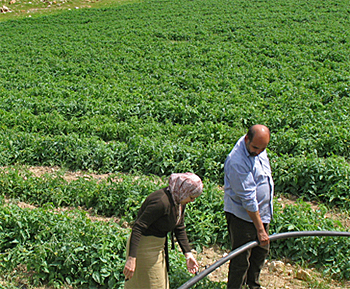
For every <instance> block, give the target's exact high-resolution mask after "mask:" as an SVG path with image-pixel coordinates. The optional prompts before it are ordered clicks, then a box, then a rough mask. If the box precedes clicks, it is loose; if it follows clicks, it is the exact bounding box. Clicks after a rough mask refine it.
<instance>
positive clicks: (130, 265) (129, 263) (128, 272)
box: [123, 256, 136, 280]
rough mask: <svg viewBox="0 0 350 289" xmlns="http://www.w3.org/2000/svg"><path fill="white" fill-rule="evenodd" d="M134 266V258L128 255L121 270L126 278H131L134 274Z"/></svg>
mask: <svg viewBox="0 0 350 289" xmlns="http://www.w3.org/2000/svg"><path fill="white" fill-rule="evenodd" d="M135 268H136V258H135V257H130V256H129V257H128V259H127V260H126V263H125V266H124V270H123V273H124V275H125V279H126V280H129V279H131V278H132V276H134V272H135Z"/></svg>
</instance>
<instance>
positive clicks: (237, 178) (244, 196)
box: [229, 164, 259, 212]
mask: <svg viewBox="0 0 350 289" xmlns="http://www.w3.org/2000/svg"><path fill="white" fill-rule="evenodd" d="M229 183H230V186H231V188H232V190H233V191H234V192H235V194H236V196H237V197H238V198H239V200H240V201H241V203H242V206H243V208H244V209H246V210H247V211H250V212H257V211H258V210H259V207H258V201H257V198H256V183H255V181H254V176H253V173H252V172H251V170H249V168H247V167H245V166H243V165H240V164H231V165H230V169H229Z"/></svg>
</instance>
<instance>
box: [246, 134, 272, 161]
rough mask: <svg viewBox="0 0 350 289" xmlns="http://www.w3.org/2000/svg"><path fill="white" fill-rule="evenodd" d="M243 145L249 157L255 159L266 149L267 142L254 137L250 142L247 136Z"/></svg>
mask: <svg viewBox="0 0 350 289" xmlns="http://www.w3.org/2000/svg"><path fill="white" fill-rule="evenodd" d="M245 144H246V147H247V151H248V152H249V155H250V156H252V157H256V156H257V155H259V154H260V153H262V152H263V151H264V150H265V149H266V147H267V145H268V142H266V141H263V140H261V139H258V138H254V137H253V139H252V140H249V139H248V136H246V137H245Z"/></svg>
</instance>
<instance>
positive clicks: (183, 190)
mask: <svg viewBox="0 0 350 289" xmlns="http://www.w3.org/2000/svg"><path fill="white" fill-rule="evenodd" d="M169 190H170V193H171V195H172V196H173V200H174V202H175V205H176V209H177V210H176V211H177V222H176V224H178V223H179V222H180V219H181V216H182V206H181V205H180V203H181V201H182V200H185V199H187V198H188V197H192V198H195V197H198V196H199V195H200V194H201V193H202V191H203V183H202V180H201V179H200V177H198V176H197V175H196V174H193V173H179V174H171V175H170V177H169Z"/></svg>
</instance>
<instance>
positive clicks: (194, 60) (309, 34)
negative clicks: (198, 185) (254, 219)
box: [0, 0, 350, 288]
mask: <svg viewBox="0 0 350 289" xmlns="http://www.w3.org/2000/svg"><path fill="white" fill-rule="evenodd" d="M58 4H59V5H58ZM79 4H81V5H80V6H79V7H77V6H78V5H79ZM2 5H6V6H9V7H10V8H11V9H12V10H13V11H14V12H12V14H11V13H6V14H0V31H1V40H0V128H1V129H0V166H1V169H0V188H1V191H0V204H1V205H0V272H1V275H2V276H13V274H14V272H19V271H21V272H27V276H28V278H29V280H30V283H31V284H32V285H33V286H39V285H40V284H47V285H51V286H54V287H57V288H60V286H65V285H67V286H68V285H70V286H74V287H77V288H122V286H123V282H124V279H123V276H122V268H123V265H124V264H123V262H124V258H125V252H124V246H125V242H126V238H127V236H128V234H129V232H130V229H129V228H125V226H123V224H125V223H130V222H132V220H133V219H134V218H135V216H136V214H137V210H138V208H139V206H140V204H141V203H142V201H143V200H144V198H145V197H146V196H147V195H148V194H149V193H151V192H152V191H154V190H155V189H157V188H160V187H162V186H165V185H166V179H167V177H168V176H169V175H170V174H171V173H172V172H186V171H191V172H194V173H196V174H198V175H199V176H200V177H201V178H202V179H203V181H204V194H203V195H202V196H201V197H200V198H199V199H198V201H196V202H195V203H193V204H191V206H190V208H189V209H188V211H187V212H186V214H187V220H189V221H188V223H187V224H186V226H187V231H188V235H189V238H190V241H191V242H192V244H193V246H194V248H196V249H197V250H198V251H200V250H201V248H202V246H207V247H208V246H212V245H214V244H217V245H219V246H220V247H222V248H226V249H227V248H228V247H229V245H228V243H229V241H228V235H227V232H226V225H225V222H226V221H225V219H224V214H223V199H222V197H223V192H222V189H221V187H222V184H223V164H224V161H225V158H226V156H227V154H228V153H229V152H230V150H231V148H232V147H233V145H234V143H235V142H236V141H237V140H238V138H239V137H240V136H242V135H243V134H244V133H245V132H246V131H247V129H248V127H249V126H250V125H252V124H255V123H261V124H265V125H267V126H268V127H269V128H270V129H271V133H272V137H271V142H270V145H269V147H268V153H269V156H270V160H271V166H272V171H273V177H274V180H275V186H276V187H275V189H276V199H275V208H276V210H275V213H274V220H273V223H272V224H271V230H270V232H271V233H279V232H286V231H298V230H336V231H349V228H348V227H344V226H343V225H342V224H341V223H340V222H339V221H337V220H332V219H330V218H325V215H326V214H327V212H328V211H329V210H336V211H339V212H341V213H342V214H344V215H345V216H346V218H350V217H349V216H350V176H349V175H350V164H349V160H350V29H349V27H350V8H349V3H348V1H345V0H327V1H326V0H317V1H316V0H310V1H296V0H291V1H282V0H270V1H267V0H259V1H247V0H237V1H228V0H215V1H214V0H201V1H199V0H182V1H178V0H173V1H166V0H163V1H160V0H149V1H137V2H136V1H127V2H114V3H113V2H98V1H95V2H94V1H84V2H80V3H79V2H76V1H57V2H56V1H54V2H53V3H51V4H48V3H47V2H45V1H43V2H40V3H39V1H33V2H28V1H21V2H19V1H17V3H14V4H13V5H12V6H10V5H8V4H7V2H6V3H5V2H4V1H0V7H1V6H2ZM30 5H32V6H30ZM48 5H50V6H52V7H56V8H55V9H53V10H52V11H49V9H50V8H49V7H48ZM28 7H32V8H30V9H32V10H30V9H29V8H28ZM52 7H51V8H52ZM74 7H76V8H79V9H74ZM28 9H29V10H28ZM28 11H29V12H28ZM35 11H39V12H38V13H37V14H34V13H35ZM32 12H33V13H32ZM29 15H30V16H31V17H29ZM30 166H48V167H52V166H55V167H59V168H60V170H59V171H58V172H56V173H54V174H45V175H43V176H37V175H35V174H33V173H31V172H30V170H29V167H30ZM68 170H69V171H85V172H86V173H87V174H89V173H95V174H108V175H109V177H108V178H106V179H95V178H92V177H81V178H77V179H76V180H73V181H67V180H66V179H65V178H64V176H63V175H64V173H65V172H66V171H68ZM291 195H292V196H294V197H297V198H298V199H299V203H298V205H297V206H286V207H284V206H283V207H282V206H281V204H279V202H278V199H277V198H278V197H279V196H291ZM305 201H311V202H314V203H315V204H318V206H319V209H318V210H316V211H315V210H313V209H312V207H311V206H310V205H309V204H308V203H306V202H305ZM18 202H26V203H28V204H30V205H33V206H35V208H20V207H19V206H17V205H16V204H17V203H18ZM67 207H68V208H70V209H69V210H65V209H64V208H67ZM87 210H89V212H93V213H94V214H95V215H98V216H102V217H113V218H115V219H116V220H117V221H114V222H107V223H106V222H99V221H97V222H93V221H91V219H90V218H89V217H88V215H87V213H86V211H87ZM171 254H172V255H171V260H170V261H171V264H172V266H171V267H172V268H171V271H170V282H171V288H177V287H179V286H180V285H181V284H182V283H184V282H185V281H186V280H188V279H189V278H190V275H189V274H188V273H186V270H185V268H184V257H183V256H181V254H180V253H179V252H178V251H172V252H171ZM349 254H350V240H349V239H346V238H329V237H322V238H321V237H313V238H297V239H288V240H281V241H278V242H276V243H272V244H271V256H270V257H271V258H289V259H290V260H291V261H292V262H296V263H300V264H304V265H305V266H314V267H316V268H317V269H318V270H319V271H320V272H322V273H323V274H324V276H325V277H331V278H333V279H336V280H340V281H348V280H350V261H349V260H350V255H349ZM9 278H10V277H9ZM1 286H2V285H1V284H0V287H1ZM8 286H10V285H8ZM204 287H205V288H224V284H223V283H219V282H213V281H210V280H207V279H205V280H203V281H201V283H200V284H198V285H197V287H196V288H204ZM14 288H15V287H14Z"/></svg>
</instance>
